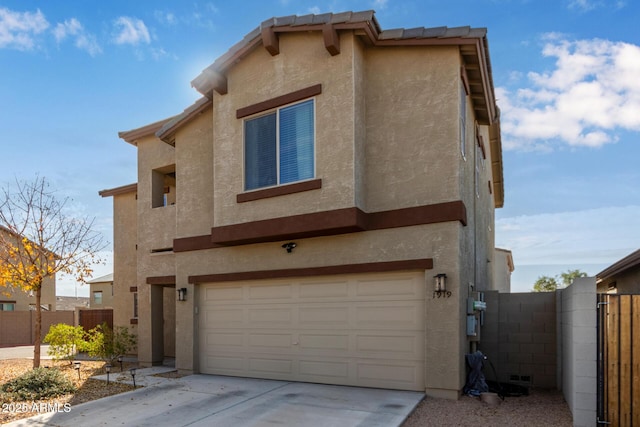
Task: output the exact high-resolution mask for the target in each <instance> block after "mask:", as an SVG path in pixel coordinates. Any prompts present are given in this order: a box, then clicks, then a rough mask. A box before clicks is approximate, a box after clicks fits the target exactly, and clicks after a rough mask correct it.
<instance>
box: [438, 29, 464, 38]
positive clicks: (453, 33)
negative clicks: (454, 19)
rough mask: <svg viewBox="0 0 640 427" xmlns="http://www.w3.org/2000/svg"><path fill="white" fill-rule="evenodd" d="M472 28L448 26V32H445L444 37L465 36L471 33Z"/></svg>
mask: <svg viewBox="0 0 640 427" xmlns="http://www.w3.org/2000/svg"><path fill="white" fill-rule="evenodd" d="M470 29H471V28H470V27H468V26H467V27H454V28H447V32H446V33H445V35H444V36H442V37H444V38H449V37H465V36H468V35H469V30H470Z"/></svg>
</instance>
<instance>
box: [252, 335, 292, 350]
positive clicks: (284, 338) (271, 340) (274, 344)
mask: <svg viewBox="0 0 640 427" xmlns="http://www.w3.org/2000/svg"><path fill="white" fill-rule="evenodd" d="M293 342H294V341H293V336H292V334H291V333H288V332H283V333H262V334H249V343H248V344H249V345H250V346H251V347H256V348H258V349H262V350H263V351H268V349H282V348H286V349H290V348H291V345H292V344H293Z"/></svg>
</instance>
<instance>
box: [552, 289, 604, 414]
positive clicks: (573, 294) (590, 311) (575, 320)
mask: <svg viewBox="0 0 640 427" xmlns="http://www.w3.org/2000/svg"><path fill="white" fill-rule="evenodd" d="M596 302H597V298H596V280H595V278H594V277H585V278H578V279H576V280H575V281H574V282H573V284H572V285H571V286H569V287H567V288H565V289H562V290H561V291H559V292H558V319H559V329H560V335H561V341H562V346H561V349H562V351H561V355H560V358H561V360H562V374H561V378H560V379H561V383H560V388H561V389H562V392H563V394H564V398H565V400H566V401H567V404H568V405H569V408H570V409H571V413H572V414H573V425H574V426H593V425H594V424H595V422H596V404H597V383H596V375H597V368H596V364H597V329H596V328H597V318H596V317H597V310H596Z"/></svg>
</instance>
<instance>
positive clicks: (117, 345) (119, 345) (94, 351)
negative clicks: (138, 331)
mask: <svg viewBox="0 0 640 427" xmlns="http://www.w3.org/2000/svg"><path fill="white" fill-rule="evenodd" d="M135 346H136V336H135V335H134V334H132V333H131V332H130V331H129V329H127V328H126V327H124V326H116V327H115V328H114V329H111V328H110V327H109V325H107V324H106V323H103V324H102V325H98V326H96V327H95V328H93V329H91V330H90V331H89V332H88V333H87V341H86V344H85V345H84V350H86V351H87V353H89V356H91V357H98V358H100V359H102V360H105V361H111V362H113V361H114V360H115V359H117V358H118V356H124V355H125V354H127V353H128V352H129V351H130V350H133V349H134V348H135Z"/></svg>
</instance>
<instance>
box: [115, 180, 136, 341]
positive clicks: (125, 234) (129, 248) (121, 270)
mask: <svg viewBox="0 0 640 427" xmlns="http://www.w3.org/2000/svg"><path fill="white" fill-rule="evenodd" d="M136 199H137V192H136V191H131V192H129V193H126V194H117V195H115V196H113V209H114V215H113V223H114V226H113V250H114V256H113V257H114V259H113V266H114V270H113V294H114V301H113V325H114V327H127V328H129V330H130V331H131V332H132V333H134V334H137V332H138V331H137V325H136V324H131V322H132V319H134V293H133V292H131V288H132V287H135V286H137V284H138V281H137V265H138V263H137V251H136V243H137V230H138V227H137V224H138V221H137V200H136ZM134 322H135V320H134Z"/></svg>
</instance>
